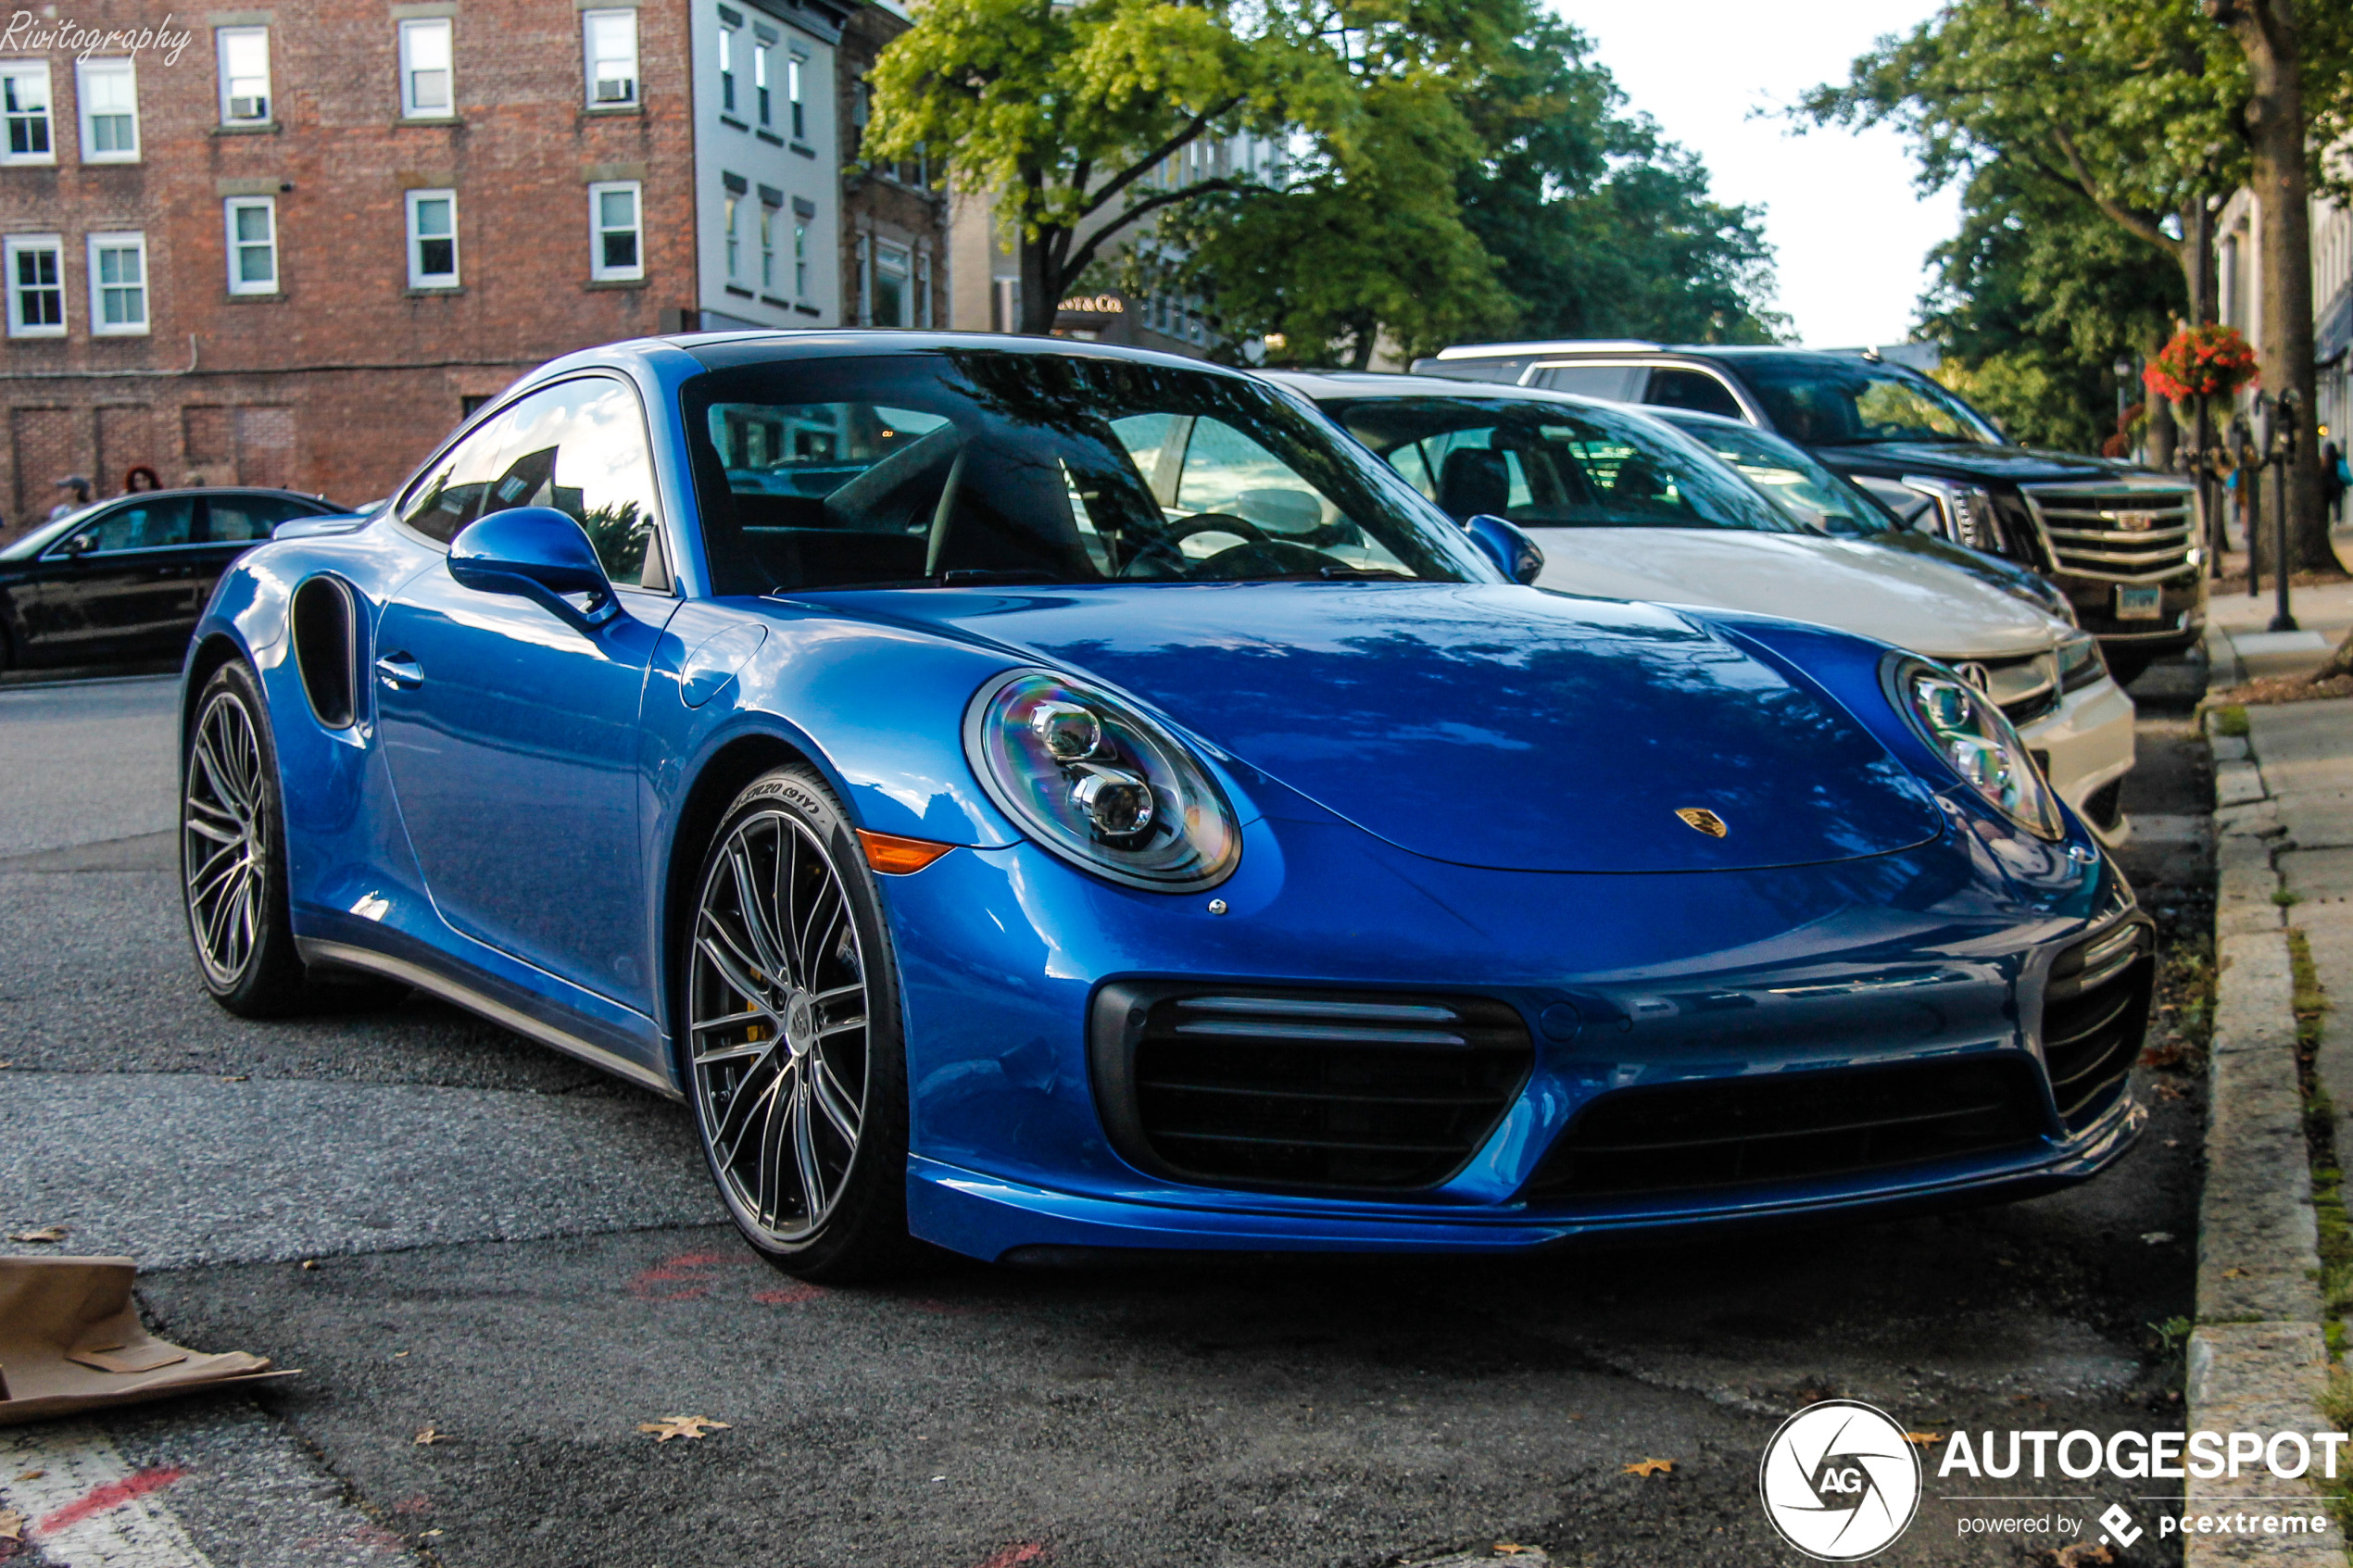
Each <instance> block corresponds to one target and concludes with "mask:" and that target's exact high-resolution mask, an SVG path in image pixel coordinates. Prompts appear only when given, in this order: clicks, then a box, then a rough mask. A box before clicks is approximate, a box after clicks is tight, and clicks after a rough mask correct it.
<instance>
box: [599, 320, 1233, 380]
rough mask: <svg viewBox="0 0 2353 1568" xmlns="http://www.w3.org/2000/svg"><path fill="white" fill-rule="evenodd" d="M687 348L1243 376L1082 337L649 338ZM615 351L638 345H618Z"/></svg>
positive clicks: (708, 362)
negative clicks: (1009, 360)
mask: <svg viewBox="0 0 2353 1568" xmlns="http://www.w3.org/2000/svg"><path fill="white" fill-rule="evenodd" d="M646 341H651V342H658V343H661V344H665V345H668V346H670V347H673V348H678V349H683V350H685V351H686V353H688V354H691V355H693V356H694V357H695V358H696V359H698V360H699V361H700V362H701V363H702V364H703V365H704V366H705V367H706V368H708V369H711V370H719V369H722V368H727V367H733V366H736V365H749V364H757V363H759V362H761V361H762V360H768V359H830V358H842V357H847V356H851V355H862V356H873V355H887V356H897V355H918V354H938V353H943V352H946V351H948V350H951V349H969V350H978V351H985V352H988V353H995V354H1037V355H1052V356H1055V357H1058V358H1085V359H1122V360H1127V361H1130V362H1132V363H1135V364H1139V365H1164V366H1169V367H1171V368H1175V369H1182V370H1204V371H1208V372H1211V373H1214V374H1218V375H1239V374H1242V373H1243V372H1241V371H1238V370H1232V369H1229V368H1228V367H1227V366H1224V365H1217V364H1213V363H1212V362H1210V361H1209V360H1206V359H1192V358H1186V357H1185V356H1184V355H1181V354H1164V353H1162V352H1160V351H1159V350H1157V349H1151V348H1130V347H1127V346H1126V345H1122V344H1113V343H1089V342H1087V341H1086V340H1084V339H1080V338H1063V337H1022V336H1018V335H1015V334H1013V333H1009V332H908V331H905V330H903V329H887V330H882V331H858V330H853V329H844V328H840V327H801V328H789V329H783V330H774V331H762V332H685V333H675V334H673V335H671V336H668V337H663V338H659V339H653V340H646ZM612 346H613V347H614V348H616V349H627V348H631V347H634V346H635V345H632V344H616V345H612Z"/></svg>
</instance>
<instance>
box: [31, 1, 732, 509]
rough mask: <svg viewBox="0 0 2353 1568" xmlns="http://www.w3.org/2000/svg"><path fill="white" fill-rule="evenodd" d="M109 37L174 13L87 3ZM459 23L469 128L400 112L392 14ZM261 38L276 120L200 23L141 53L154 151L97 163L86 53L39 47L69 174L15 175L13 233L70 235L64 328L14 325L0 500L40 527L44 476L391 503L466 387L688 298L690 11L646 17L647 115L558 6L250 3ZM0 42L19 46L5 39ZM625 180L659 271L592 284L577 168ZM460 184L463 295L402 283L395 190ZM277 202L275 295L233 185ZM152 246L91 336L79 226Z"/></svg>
mask: <svg viewBox="0 0 2353 1568" xmlns="http://www.w3.org/2000/svg"><path fill="white" fill-rule="evenodd" d="M74 13H75V15H74V19H75V20H76V21H78V22H80V23H81V24H82V25H83V26H85V27H89V28H94V29H100V30H105V29H114V28H134V27H141V26H151V25H155V24H157V23H160V22H161V20H162V18H163V12H162V8H161V7H160V6H145V5H140V4H134V3H133V0H89V3H87V4H79V5H77V6H75V7H74ZM419 13H424V14H443V15H448V16H450V17H451V18H452V19H453V36H454V42H455V46H456V50H455V53H456V60H455V66H456V69H455V101H454V107H455V110H456V114H455V117H454V119H453V120H452V122H450V123H447V124H413V123H402V122H400V119H399V112H400V109H399V96H398V86H397V73H398V64H397V52H396V27H395V17H396V15H413V14H419ZM236 15H237V17H238V19H240V20H244V19H247V18H250V19H253V20H256V21H265V22H266V23H267V24H268V25H269V27H270V43H271V94H272V96H273V98H274V100H275V103H274V106H273V108H272V116H273V124H272V125H271V127H270V128H269V129H266V130H260V131H231V130H228V129H225V128H223V127H221V126H220V123H219V122H220V107H219V105H220V100H219V89H218V80H219V79H218V75H217V63H216V59H215V53H214V39H213V32H212V29H211V27H210V26H209V25H208V21H209V20H213V19H218V18H216V17H208V15H207V14H206V13H202V12H199V13H195V19H193V20H191V21H180V20H175V21H174V22H173V24H172V25H173V26H175V27H179V26H186V27H189V28H190V30H191V31H192V33H193V36H192V38H191V39H190V40H189V42H188V44H186V46H185V48H184V49H183V50H182V52H181V53H180V55H179V57H178V58H177V60H176V61H172V60H168V59H166V58H165V57H163V56H162V55H161V53H160V52H157V53H150V54H143V55H140V56H136V58H137V69H138V90H139V92H138V95H139V108H140V119H141V123H140V140H141V151H142V157H141V160H140V161H139V162H137V163H133V164H96V165H85V164H84V163H83V162H82V145H81V144H82V137H81V133H80V129H79V126H78V124H77V120H78V115H77V106H76V102H75V91H74V85H75V84H74V67H73V58H72V56H71V55H70V54H69V53H68V52H66V50H64V49H63V48H57V49H53V50H51V51H49V52H48V53H47V56H46V57H47V58H48V59H49V61H50V67H51V94H52V99H53V104H54V112H53V116H52V119H53V137H54V145H55V147H56V153H57V162H56V165H55V166H54V167H25V166H20V165H12V166H7V167H0V233H6V234H23V233H52V232H54V233H57V234H60V235H61V236H62V237H63V241H64V244H63V256H62V260H63V263H64V272H65V283H66V303H67V312H68V321H69V331H68V332H67V334H66V335H65V336H64V337H63V338H48V339H41V338H8V339H5V340H0V402H4V403H5V408H6V435H7V440H6V445H5V447H0V511H5V514H6V520H7V524H8V530H7V531H8V532H15V531H17V530H18V529H20V528H21V527H22V526H24V525H25V524H26V523H27V522H28V521H37V519H38V517H39V516H40V515H42V514H43V513H44V512H45V511H46V510H47V509H48V508H49V507H50V506H51V505H52V504H54V502H55V500H56V499H57V495H58V494H59V493H58V492H57V491H56V490H55V489H54V488H53V486H52V482H53V481H54V480H56V479H57V478H58V477H60V476H61V475H63V474H66V473H83V474H90V475H92V476H93V477H94V478H95V479H96V480H97V481H98V493H99V494H101V495H107V494H112V493H114V492H116V491H118V490H120V488H121V487H122V478H123V474H124V473H125V472H126V471H127V470H129V469H130V468H131V467H132V465H133V464H134V463H135V464H144V465H145V466H148V467H152V468H154V469H155V470H157V472H158V473H159V474H160V475H161V476H162V477H163V479H164V482H165V483H182V481H183V480H184V479H185V478H186V477H187V476H188V475H190V474H196V475H200V476H201V477H202V479H203V481H205V482H208V483H230V482H243V483H284V484H289V485H292V486H294V487H296V488H299V489H304V490H315V491H320V492H323V493H325V494H327V495H331V496H333V497H334V498H335V499H337V500H340V501H346V502H358V501H362V500H367V499H369V498H371V497H373V496H375V495H382V494H384V492H385V491H386V490H387V489H389V488H391V487H392V486H393V485H394V484H395V483H397V482H398V481H399V480H400V479H401V478H403V477H405V475H406V474H407V473H408V471H409V469H410V468H411V467H412V466H413V465H414V464H415V463H416V462H417V461H418V460H420V459H421V458H422V457H423V456H424V455H425V449H426V448H427V447H428V446H429V445H431V444H432V443H433V442H434V440H435V439H436V438H438V437H439V436H440V435H442V434H443V433H446V432H447V430H448V428H449V427H450V426H451V425H452V424H453V423H455V422H456V420H457V419H458V418H459V410H460V407H461V400H462V399H465V398H468V397H478V396H483V395H488V394H492V393H495V392H497V390H498V389H500V388H501V387H503V386H505V385H506V384H508V383H510V382H511V381H512V380H513V379H514V378H515V377H516V376H517V375H519V374H521V373H522V371H523V370H527V369H528V368H529V367H531V366H533V365H535V364H537V363H539V362H540V361H542V360H545V359H547V358H552V357H554V356H556V355H558V354H561V353H565V352H568V351H570V350H572V349H574V348H578V347H581V346H584V345H589V344H594V343H600V342H608V341H611V340H615V339H620V338H626V337H633V336H638V335H641V334H646V333H650V332H657V331H660V330H661V325H662V321H661V317H662V314H663V312H664V311H665V310H673V309H676V308H679V307H691V306H692V305H693V304H694V298H695V296H694V287H695V282H694V278H695V265H694V233H693V193H692V189H691V180H692V156H691V139H692V131H691V124H692V120H691V115H690V105H689V103H688V99H687V94H688V84H687V69H686V66H687V62H686V6H685V5H684V4H683V3H679V0H672V3H665V4H661V5H652V6H646V7H645V8H643V9H641V10H640V12H639V14H638V56H639V77H640V81H641V82H642V84H643V85H642V92H641V105H640V107H637V108H635V109H632V110H630V111H627V112H624V113H619V114H613V113H604V112H598V113H591V112H588V111H587V109H586V108H585V91H584V87H583V65H582V48H581V34H580V27H581V23H580V16H579V12H578V10H577V9H576V8H575V6H573V5H571V4H569V3H563V0H457V3H456V4H454V5H441V6H432V5H427V6H418V5H404V6H387V5H386V4H385V3H384V0H372V3H370V0H308V3H306V4H303V5H299V6H296V5H292V4H280V5H277V6H272V7H265V8H263V9H259V10H256V11H252V12H249V13H237V14H236ZM10 57H11V58H24V57H29V56H27V55H25V54H21V53H19V54H12V55H11V56H10ZM624 179H626V180H638V181H640V182H642V188H643V197H644V200H643V230H644V250H645V273H646V277H645V281H644V282H642V283H596V282H591V281H590V277H589V262H590V232H589V223H588V196H587V184H588V182H590V181H592V180H624ZM442 185H447V186H449V187H451V188H454V189H455V190H456V192H457V193H458V237H459V273H460V280H461V284H462V286H461V287H460V288H459V290H458V291H456V292H454V293H441V294H431V295H422V294H418V293H415V292H412V291H411V290H410V289H409V278H408V249H407V215H406V208H405V206H404V192H405V191H406V190H408V189H410V188H419V187H423V186H442ZM264 192H268V193H271V194H274V195H275V197H276V201H277V227H278V235H279V267H280V273H279V276H280V286H279V292H277V293H276V294H273V295H261V296H233V295H230V294H229V292H228V287H227V277H228V263H227V257H226V250H227V240H226V236H225V226H224V217H223V211H222V201H223V199H224V197H225V196H227V195H230V194H238V195H249V194H261V193H264ZM130 230H136V231H140V232H144V233H145V236H146V243H147V261H148V277H149V293H148V314H149V321H150V328H149V332H148V333H147V335H145V336H144V337H94V336H93V335H92V334H91V332H90V330H89V329H90V324H91V303H90V290H89V283H88V278H87V262H86V251H85V247H84V245H83V237H84V236H85V235H86V234H88V233H91V232H110V231H130Z"/></svg>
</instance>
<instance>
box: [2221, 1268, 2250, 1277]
mask: <svg viewBox="0 0 2353 1568" xmlns="http://www.w3.org/2000/svg"><path fill="white" fill-rule="evenodd" d="M2222 1277H2223V1278H2224V1279H2245V1278H2246V1277H2247V1275H2246V1270H2245V1269H2224V1270H2223V1271H2222Z"/></svg>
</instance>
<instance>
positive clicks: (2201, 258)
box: [2181, 195, 2222, 327]
mask: <svg viewBox="0 0 2353 1568" xmlns="http://www.w3.org/2000/svg"><path fill="white" fill-rule="evenodd" d="M2181 257H2182V283H2183V292H2184V293H2185V294H2186V295H2188V297H2189V303H2190V320H2191V322H2192V324H2194V325H2196V326H2201V327H2202V326H2205V325H2206V324H2207V323H2208V322H2209V321H2213V320H2219V319H2220V318H2221V314H2222V289H2221V280H2220V279H2219V278H2218V277H2217V276H2216V273H2215V270H2214V209H2213V208H2212V207H2208V205H2207V202H2206V197H2205V196H2204V195H2197V196H2193V197H2191V198H2190V199H2189V200H2188V201H2185V202H2183V204H2182V250H2181Z"/></svg>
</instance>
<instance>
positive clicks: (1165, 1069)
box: [1089, 984, 1534, 1192]
mask: <svg viewBox="0 0 2353 1568" xmlns="http://www.w3.org/2000/svg"><path fill="white" fill-rule="evenodd" d="M1089 1049H1090V1052H1091V1054H1092V1056H1093V1061H1094V1068H1095V1084H1096V1094H1097V1097H1098V1102H1099V1104H1100V1106H1101V1110H1102V1112H1103V1123H1104V1126H1105V1129H1106V1130H1107V1131H1108V1132H1109V1133H1110V1134H1111V1137H1112V1142H1113V1144H1114V1146H1115V1147H1116V1148H1118V1149H1119V1151H1120V1153H1121V1154H1122V1155H1123V1156H1125V1157H1126V1159H1127V1160H1129V1161H1130V1162H1131V1163H1133V1164H1136V1165H1138V1166H1139V1167H1141V1168H1142V1169H1145V1170H1150V1171H1155V1172H1158V1173H1163V1174H1166V1175H1171V1176H1175V1177H1177V1178H1179V1179H1181V1180H1185V1181H1193V1182H1202V1183H1209V1184H1214V1185H1246V1186H1281V1187H1310V1188H1318V1189H1327V1190H1328V1189H1333V1188H1342V1189H1356V1190H1365V1191H1383V1192H1393V1191H1400V1190H1409V1189H1412V1188H1416V1187H1428V1186H1434V1185H1438V1184H1439V1183H1441V1182H1443V1181H1445V1180H1446V1179H1447V1178H1448V1177H1450V1176H1452V1175H1453V1173H1455V1172H1456V1171H1458V1170H1459V1169H1461V1168H1462V1166H1463V1164H1464V1163H1465V1162H1466V1161H1467V1160H1469V1159H1470V1157H1471V1156H1472V1155H1473V1154H1474V1153H1476V1152H1477V1151H1478V1147H1479V1146H1480V1145H1481V1144H1483V1143H1484V1142H1486V1141H1487V1137H1488V1135H1489V1134H1491V1133H1492V1132H1493V1131H1494V1130H1495V1124H1496V1123H1498V1122H1500V1121H1501V1120H1502V1119H1503V1116H1504V1111H1505V1110H1507V1109H1509V1108H1510V1105H1511V1103H1512V1100H1513V1099H1514V1098H1515V1097H1516V1096H1517V1095H1518V1093H1519V1089H1520V1085H1522V1084H1523V1083H1524V1082H1526V1080H1527V1077H1528V1073H1529V1066H1530V1065H1531V1063H1532V1061H1533V1059H1534V1051H1533V1048H1532V1047H1531V1045H1530V1043H1529V1035H1528V1028H1527V1025H1526V1024H1525V1023H1524V1022H1522V1021H1521V1019H1520V1016H1519V1013H1518V1012H1517V1010H1515V1009H1513V1008H1511V1007H1510V1006H1508V1005H1506V1004H1504V1003H1503V1002H1498V1001H1491V1000H1488V999H1486V998H1483V997H1440V996H1420V995H1411V994H1394V993H1384V992H1348V993H1339V992H1322V991H1262V990H1254V989H1252V990H1245V989H1238V988H1234V987H1227V986H1220V987H1216V988H1214V990H1213V989H1209V988H1205V987H1202V986H1200V985H1186V986H1178V985H1151V984H1140V985H1112V986H1107V987H1105V988H1104V990H1103V991H1102V992H1101V994H1100V995H1099V996H1098V997H1097V998H1096V1001H1095V1010H1094V1017H1093V1020H1092V1027H1091V1028H1090V1030H1089Z"/></svg>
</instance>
